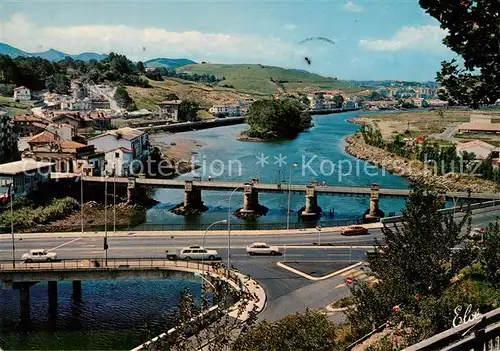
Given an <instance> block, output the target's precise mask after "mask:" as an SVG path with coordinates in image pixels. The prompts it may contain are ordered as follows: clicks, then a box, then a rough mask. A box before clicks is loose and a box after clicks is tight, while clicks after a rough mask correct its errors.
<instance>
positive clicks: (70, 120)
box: [51, 111, 83, 131]
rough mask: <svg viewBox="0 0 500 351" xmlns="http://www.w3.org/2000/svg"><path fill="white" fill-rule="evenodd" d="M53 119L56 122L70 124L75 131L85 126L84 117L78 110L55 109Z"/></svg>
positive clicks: (52, 114)
mask: <svg viewBox="0 0 500 351" xmlns="http://www.w3.org/2000/svg"><path fill="white" fill-rule="evenodd" d="M51 120H52V123H55V124H69V125H70V126H71V127H72V128H73V130H75V131H76V130H78V128H80V127H82V126H83V119H82V117H81V116H80V113H78V112H76V113H75V112H72V111H54V112H52V113H51Z"/></svg>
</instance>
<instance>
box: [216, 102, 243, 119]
mask: <svg viewBox="0 0 500 351" xmlns="http://www.w3.org/2000/svg"><path fill="white" fill-rule="evenodd" d="M208 111H209V112H211V113H212V114H213V115H215V116H217V115H224V116H229V117H234V116H241V107H240V105H214V106H212V107H210V109H209V110H208Z"/></svg>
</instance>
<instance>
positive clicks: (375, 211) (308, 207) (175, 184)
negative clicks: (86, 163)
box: [83, 176, 495, 221]
mask: <svg viewBox="0 0 500 351" xmlns="http://www.w3.org/2000/svg"><path fill="white" fill-rule="evenodd" d="M83 181H84V182H87V183H89V184H99V183H105V182H116V185H118V186H119V185H122V186H127V190H128V192H127V197H128V200H129V202H133V199H134V192H135V191H136V190H137V188H138V187H140V186H142V187H157V188H171V189H184V202H183V203H182V204H179V205H178V206H179V207H180V208H181V210H182V211H189V210H192V209H195V210H197V209H198V210H203V209H204V206H203V201H202V199H201V191H202V190H217V191H231V192H232V191H242V192H243V194H244V207H243V208H242V209H240V210H239V211H240V213H241V214H253V213H258V212H259V210H260V207H261V206H260V205H259V201H258V194H259V193H288V192H290V193H303V194H305V206H304V207H303V209H302V210H301V211H300V215H301V216H302V217H305V218H317V217H318V216H320V215H321V208H320V207H319V206H318V202H317V196H318V195H333V196H356V197H369V198H370V208H369V210H368V212H369V213H367V215H366V219H367V220H368V221H377V220H378V219H380V218H381V217H384V214H383V212H382V211H380V209H379V207H378V203H379V198H380V197H391V198H406V197H408V195H409V194H410V190H409V189H389V188H380V186H379V185H378V184H372V185H371V186H370V187H366V188H365V187H344V186H331V185H319V184H317V183H311V184H295V185H294V184H291V185H290V184H269V183H267V184H266V183H260V182H259V180H258V179H257V178H253V179H252V180H251V181H249V182H236V181H212V180H201V179H199V178H198V179H193V180H180V179H158V178H145V177H137V178H136V177H134V178H126V177H113V178H105V177H96V176H84V177H83ZM444 196H445V197H446V198H447V199H452V200H453V201H454V202H456V201H458V200H464V199H470V200H472V201H485V200H491V199H493V198H495V194H489V193H470V194H469V193H466V192H454V193H452V192H447V193H446V194H444Z"/></svg>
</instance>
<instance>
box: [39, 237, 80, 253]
mask: <svg viewBox="0 0 500 351" xmlns="http://www.w3.org/2000/svg"><path fill="white" fill-rule="evenodd" d="M80 239H81V238H76V239H73V240H70V241H68V242H66V243H64V244H61V245H59V246H56V247H53V248H52V249H48V250H47V252H49V251H53V250H57V249H58V248H60V247H63V246H66V245H69V244H71V243H74V242H75V241H77V240H80Z"/></svg>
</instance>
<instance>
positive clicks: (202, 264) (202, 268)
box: [200, 219, 227, 313]
mask: <svg viewBox="0 0 500 351" xmlns="http://www.w3.org/2000/svg"><path fill="white" fill-rule="evenodd" d="M222 223H227V219H223V220H220V221H217V222H213V223H212V224H210V225H209V226H208V228H207V229H206V230H205V233H204V234H203V240H202V242H201V247H202V248H203V250H205V237H206V236H207V233H208V231H209V230H210V228H212V227H213V226H214V225H216V224H222ZM204 258H205V255H204V253H202V255H201V275H202V277H203V276H204V275H205V263H204ZM203 291H204V288H203V279H202V280H201V295H202V298H203ZM200 305H201V313H203V301H202V303H201V304H200Z"/></svg>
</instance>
